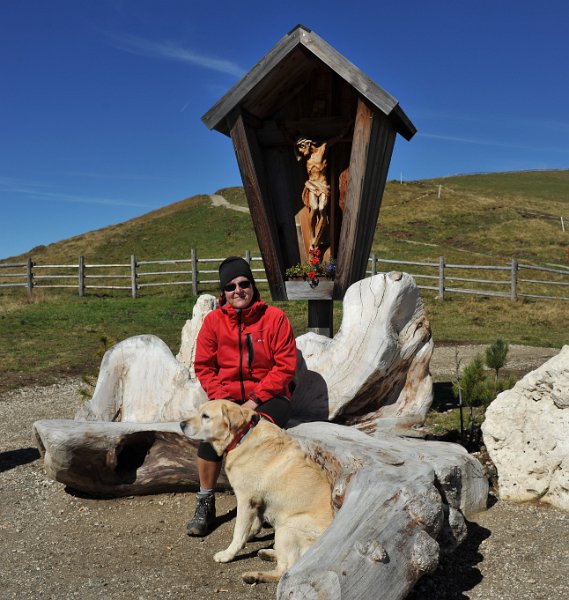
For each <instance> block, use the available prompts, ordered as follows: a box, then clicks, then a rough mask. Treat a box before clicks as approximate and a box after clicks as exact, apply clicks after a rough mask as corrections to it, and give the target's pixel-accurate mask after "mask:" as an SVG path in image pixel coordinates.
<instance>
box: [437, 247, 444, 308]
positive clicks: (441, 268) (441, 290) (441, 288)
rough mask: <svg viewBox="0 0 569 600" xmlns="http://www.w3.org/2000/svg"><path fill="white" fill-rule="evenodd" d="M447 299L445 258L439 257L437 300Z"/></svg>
mask: <svg viewBox="0 0 569 600" xmlns="http://www.w3.org/2000/svg"><path fill="white" fill-rule="evenodd" d="M444 299H445V257H444V256H439V295H438V296H437V300H444Z"/></svg>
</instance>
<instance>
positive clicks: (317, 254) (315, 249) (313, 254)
mask: <svg viewBox="0 0 569 600" xmlns="http://www.w3.org/2000/svg"><path fill="white" fill-rule="evenodd" d="M310 254H312V256H320V255H321V254H322V252H321V250H320V249H319V248H314V250H311V251H310Z"/></svg>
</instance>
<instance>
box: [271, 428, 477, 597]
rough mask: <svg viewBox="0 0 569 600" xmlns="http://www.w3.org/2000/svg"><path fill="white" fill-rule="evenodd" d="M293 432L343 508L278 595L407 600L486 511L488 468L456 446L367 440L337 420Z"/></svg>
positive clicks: (283, 582) (285, 578)
mask: <svg viewBox="0 0 569 600" xmlns="http://www.w3.org/2000/svg"><path fill="white" fill-rule="evenodd" d="M289 433H290V434H291V435H292V436H293V437H294V438H295V439H296V440H297V441H298V442H299V443H300V444H301V446H302V447H303V448H304V450H305V451H306V452H307V453H308V454H309V455H310V456H311V457H312V458H313V459H314V460H316V461H317V462H318V463H319V464H321V465H322V467H323V468H324V469H326V470H327V472H328V473H329V475H330V477H331V480H332V481H333V484H334V487H333V501H334V504H335V506H336V507H337V508H339V510H338V513H337V514H336V516H335V518H334V521H333V522H332V525H331V526H330V527H329V528H328V529H327V530H326V532H325V533H324V534H323V535H322V536H321V537H320V538H319V539H318V540H317V541H316V543H315V544H314V546H312V548H311V549H310V550H309V551H308V552H307V553H306V554H305V555H304V556H303V557H302V558H301V560H300V561H299V562H297V563H296V564H295V565H294V566H293V567H292V568H291V569H290V570H289V571H288V572H287V573H285V575H284V576H283V578H282V579H281V581H280V583H279V586H278V590H277V598H279V599H282V600H284V599H285V598H286V599H287V600H288V599H298V600H300V599H301V598H302V599H305V598H334V599H349V600H360V599H361V600H367V599H368V598H370V597H371V596H370V594H372V592H371V590H381V597H382V598H389V600H398V599H401V598H405V597H406V596H407V594H408V593H409V591H410V590H411V589H412V587H413V585H414V584H415V582H416V581H417V580H418V579H419V578H420V577H421V576H422V575H424V574H426V573H430V572H432V571H433V570H434V569H435V568H436V567H437V565H438V563H439V556H440V554H441V553H442V552H447V551H451V550H453V549H454V548H455V547H456V545H457V544H458V543H460V541H462V540H463V539H464V537H465V535H466V525H465V521H464V516H465V515H466V516H470V515H472V514H475V513H476V512H479V511H481V510H484V509H485V507H486V498H487V493H488V482H487V480H486V477H485V476H484V474H483V471H482V467H481V465H480V463H479V462H478V461H477V460H476V459H474V458H472V457H471V456H469V455H468V453H467V452H466V450H464V448H462V447H461V446H458V445H456V444H448V443H440V442H425V441H421V440H403V439H401V438H397V437H395V436H390V435H387V436H385V437H383V438H382V439H381V440H379V439H370V438H369V436H366V435H364V434H362V433H360V432H358V431H356V430H355V429H354V428H347V427H343V426H338V425H333V424H330V423H308V424H304V425H300V426H298V427H295V428H294V429H292V430H289ZM372 595H373V594H372Z"/></svg>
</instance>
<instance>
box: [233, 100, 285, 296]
mask: <svg viewBox="0 0 569 600" xmlns="http://www.w3.org/2000/svg"><path fill="white" fill-rule="evenodd" d="M231 139H232V141H233V146H234V149H235V155H236V156H237V163H238V164H239V170H240V172H241V179H242V180H243V187H244V188H245V194H246V196H247V202H248V204H249V210H250V212H251V219H252V220H253V226H254V228H255V234H256V236H257V241H258V243H259V248H260V250H261V256H262V257H263V262H264V265H265V272H266V274H267V280H268V283H269V288H270V290H271V296H272V298H273V300H286V290H285V286H284V279H283V271H284V266H283V261H282V257H281V255H280V253H279V243H278V236H277V231H276V223H275V218H274V214H273V213H272V211H271V204H270V202H268V195H267V186H266V183H265V181H264V174H265V167H264V161H263V155H262V153H261V151H260V148H259V145H258V143H257V139H256V137H255V132H254V131H253V130H252V128H251V127H250V126H248V125H247V124H246V123H245V120H244V118H243V114H242V113H241V112H240V111H239V113H237V115H236V116H235V119H234V121H233V124H232V126H231Z"/></svg>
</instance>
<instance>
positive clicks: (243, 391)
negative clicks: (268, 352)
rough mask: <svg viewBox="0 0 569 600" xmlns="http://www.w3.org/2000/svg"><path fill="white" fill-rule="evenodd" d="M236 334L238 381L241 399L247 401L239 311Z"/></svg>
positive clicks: (239, 313)
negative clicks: (237, 340) (237, 342)
mask: <svg viewBox="0 0 569 600" xmlns="http://www.w3.org/2000/svg"><path fill="white" fill-rule="evenodd" d="M237 335H238V338H239V381H240V382H241V399H242V400H243V402H246V401H247V398H246V397H245V383H244V382H243V341H242V340H241V311H239V312H238V313H237Z"/></svg>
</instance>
